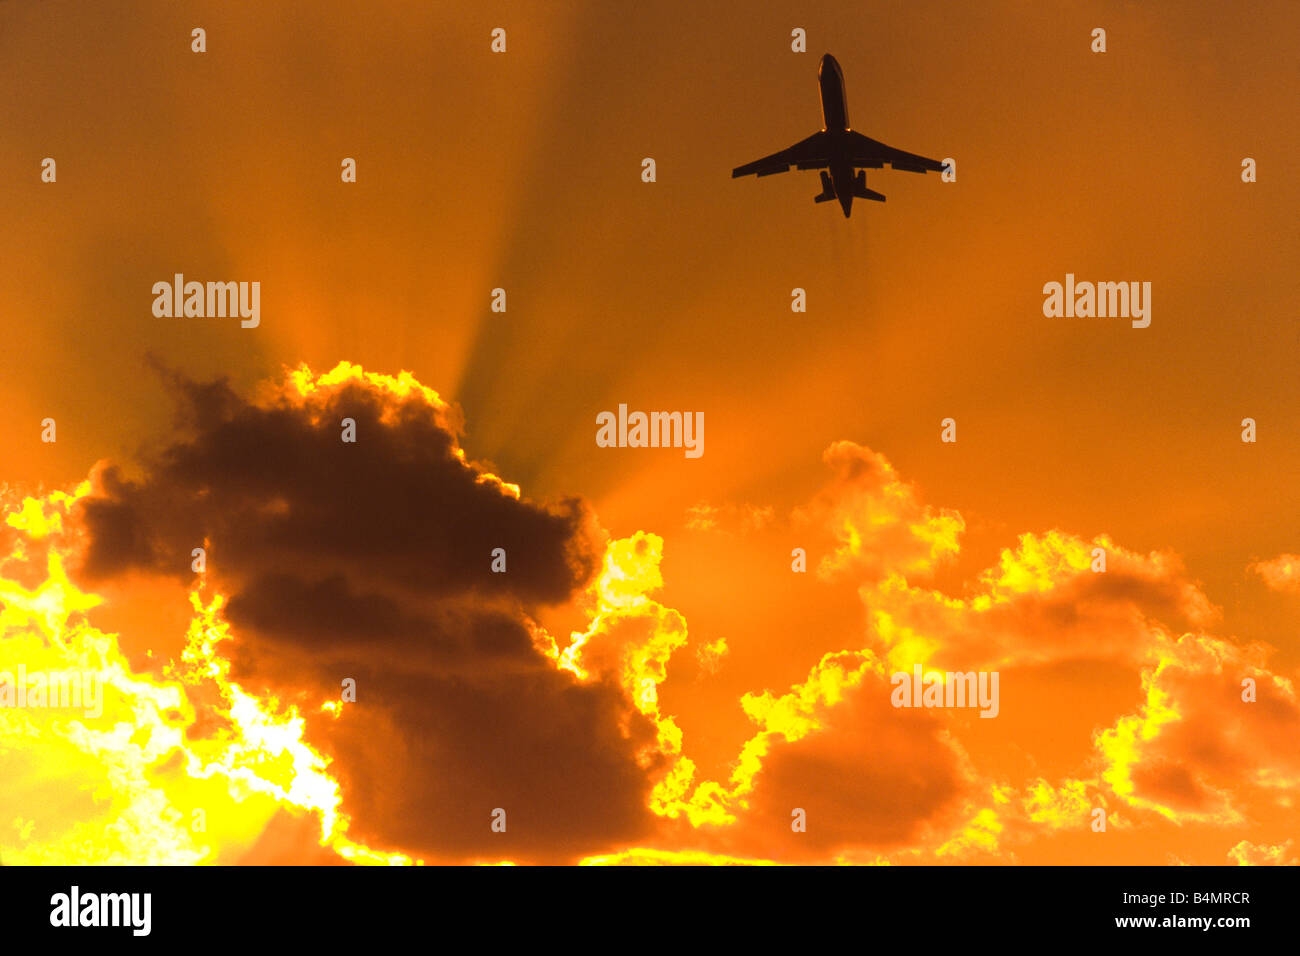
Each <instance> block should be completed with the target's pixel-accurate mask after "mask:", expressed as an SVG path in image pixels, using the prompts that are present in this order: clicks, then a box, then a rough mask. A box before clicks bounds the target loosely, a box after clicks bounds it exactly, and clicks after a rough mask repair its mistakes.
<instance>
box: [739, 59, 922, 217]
mask: <svg viewBox="0 0 1300 956" xmlns="http://www.w3.org/2000/svg"><path fill="white" fill-rule="evenodd" d="M817 85H818V86H820V87H821V91H822V121H823V122H824V123H825V124H826V125H825V128H823V129H822V131H821V132H819V133H813V134H812V135H811V136H809V137H808V138H807V139H803V140H800V141H799V142H797V143H795V144H794V145H793V146H791V147H789V148H788V149H783V150H781V151H780V152H779V153H773V154H772V155H771V156H764V157H763V158H762V159H759V160H755V161H754V162H752V163H746V164H745V165H744V166H737V167H736V168H735V169H733V170H732V171H731V177H732V178H733V179H735V178H736V177H737V176H748V175H749V174H750V173H756V174H758V175H759V176H771V175H773V174H775V173H784V172H786V171H787V170H789V169H790V167H791V166H794V167H795V168H796V169H820V170H821V171H822V173H821V176H822V191H821V195H820V196H817V197H816V201H817V202H829V201H830V200H832V199H838V200H839V201H840V206H841V208H843V210H844V216H845V218H848V215H849V210H851V209H852V208H853V197H854V196H857V197H858V198H860V199H874V200H876V202H884V201H885V197H884V196H882V195H881V194H880V193H878V192H874V191H873V190H870V189H868V188H867V170H868V169H880V168H881V167H882V166H884V164H885V163H888V164H889V165H890V167H891V168H892V169H904V170H907V171H908V172H909V173H924V172H925V171H926V170H930V171H931V172H936V173H937V172H942V171H943V168H944V165H943V163H940V162H938V161H937V160H933V159H926V158H925V157H924V156H917V155H916V154H915V153H905V152H903V151H902V150H901V149H894V147H892V146H886V145H885V144H884V143H880V142H877V141H876V140H874V139H872V138H871V137H870V136H863V135H862V134H861V133H855V132H854V131H853V130H851V129H849V111H848V107H847V106H845V104H844V74H843V73H842V72H841V71H840V65H839V64H838V63H836V62H835V57H833V56H831V55H830V54H829V53H827V54H826V55H825V56H824V57H822V63H821V67H820V68H819V69H818V70H817ZM854 169H857V174H856V175H855V174H854V172H853V171H854Z"/></svg>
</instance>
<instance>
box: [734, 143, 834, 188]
mask: <svg viewBox="0 0 1300 956" xmlns="http://www.w3.org/2000/svg"><path fill="white" fill-rule="evenodd" d="M828 161H829V160H828V159H827V156H826V133H825V131H822V132H819V133H813V134H812V135H811V136H809V137H808V138H807V139H801V140H799V142H797V143H795V144H794V145H793V146H790V147H788V148H786V149H783V150H781V151H780V152H779V153H773V154H772V155H771V156H764V157H763V158H762V159H756V160H754V161H753V162H752V163H746V164H745V165H744V166H737V167H736V168H735V169H733V170H732V171H731V178H732V179H735V178H736V177H737V176H748V175H750V174H751V173H757V174H758V175H759V176H771V175H773V174H774V173H784V172H786V171H788V170H789V169H790V167H791V166H798V167H799V168H800V169H821V168H822V167H824V166H825V165H826V164H827V162H828Z"/></svg>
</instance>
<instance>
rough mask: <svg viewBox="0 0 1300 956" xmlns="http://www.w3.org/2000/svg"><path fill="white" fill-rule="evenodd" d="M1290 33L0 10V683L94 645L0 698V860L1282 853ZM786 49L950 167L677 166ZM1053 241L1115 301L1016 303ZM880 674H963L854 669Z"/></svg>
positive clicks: (1276, 20) (798, 17) (1109, 10)
mask: <svg viewBox="0 0 1300 956" xmlns="http://www.w3.org/2000/svg"><path fill="white" fill-rule="evenodd" d="M760 7H761V9H760ZM196 27H202V28H203V29H204V30H205V31H206V52H202V53H196V52H193V51H192V50H191V31H192V30H193V29H194V28H196ZM497 27H500V28H504V29H505V31H506V36H507V49H506V52H504V53H494V52H493V51H492V50H491V47H490V44H491V32H492V30H493V29H494V28H497ZM1097 27H1101V28H1104V29H1105V31H1106V44H1107V49H1106V52H1105V53H1094V52H1092V50H1091V45H1092V42H1093V41H1092V38H1091V33H1092V31H1093V30H1094V29H1095V28H1097ZM1297 27H1300V8H1297V7H1296V5H1295V4H1293V3H1289V2H1283V0H1277V2H1271V3H1259V4H1252V5H1248V6H1246V7H1244V8H1243V7H1230V6H1224V5H1222V4H1219V3H1212V2H1208V0H1207V2H1201V0H1196V2H1165V3H1150V4H1141V5H1139V4H1132V3H1120V2H1093V3H1084V2H1060V3H1053V4H1029V3H1023V2H1013V0H998V2H988V3H980V4H971V5H956V4H949V3H943V2H931V3H926V2H908V3H904V2H894V0H885V2H877V3H871V4H846V3H833V2H817V3H805V4H790V3H767V4H762V5H758V4H721V3H708V4H695V3H688V2H651V3H646V4H638V5H633V6H630V7H629V6H627V5H623V4H615V3H601V2H592V3H576V2H564V0H557V2H537V0H529V2H525V3H502V2H491V0H489V2H485V3H481V4H476V5H474V7H473V9H472V10H469V11H466V10H465V9H463V5H458V4H446V3H432V4H416V3H409V2H408V3H371V4H365V5H357V4H354V3H342V2H336V0H331V2H322V3H314V4H310V5H294V4H288V3H278V2H266V3H258V4H241V5H234V6H232V5H230V4H220V3H187V4H183V5H177V4H170V3H161V2H156V0H150V2H144V3H140V4H135V5H133V8H132V13H131V15H130V16H126V15H124V14H123V13H122V11H120V10H118V9H116V8H114V7H112V6H111V5H91V4H76V3H71V2H64V0H44V2H42V3H39V4H36V3H27V2H18V0H8V2H3V3H0V84H3V89H4V91H5V94H6V95H4V96H3V97H0V126H2V127H3V129H4V135H3V136H2V137H0V209H3V211H4V214H5V217H6V222H7V224H8V228H6V229H5V230H4V231H3V233H2V234H0V243H3V245H2V246H0V294H2V296H3V298H2V300H0V301H2V302H3V307H4V329H5V333H6V341H5V347H4V348H3V349H0V436H3V441H2V442H0V483H2V484H3V486H4V493H3V501H2V502H0V504H3V507H4V512H5V514H6V515H7V518H6V520H5V521H3V522H0V556H7V557H5V560H3V561H0V608H3V610H0V672H4V671H10V672H12V671H13V670H14V669H15V668H16V667H18V666H19V665H20V664H21V665H23V666H24V667H26V668H27V669H28V670H40V669H45V670H49V671H57V670H70V669H84V668H88V667H91V666H93V667H94V668H95V669H96V670H97V671H98V672H101V673H105V674H111V675H112V676H111V677H106V678H105V680H107V681H108V682H109V684H110V685H111V689H110V690H108V691H106V695H107V696H106V699H105V704H104V714H103V715H102V716H99V717H97V718H94V719H91V718H85V719H83V718H82V716H81V715H80V714H71V715H70V714H69V713H67V712H60V711H57V710H45V711H40V710H36V709H32V708H28V709H25V710H22V709H14V708H8V709H5V708H0V778H3V779H4V780H5V781H6V784H5V786H4V787H3V788H0V859H3V861H4V862H5V863H6V864H10V863H46V862H106V863H123V862H143V863H152V862H185V863H190V862H207V863H269V862H275V863H295V862H299V863H340V862H348V861H353V862H414V861H424V862H427V863H469V862H502V861H511V862H520V863H530V862H543V863H570V862H579V861H583V860H587V861H591V862H646V863H649V862H737V861H739V862H764V861H771V862H780V863H830V862H855V863H883V862H889V863H898V864H910V863H922V864H963V863H1031V864H1057V863H1138V864H1176V863H1190V864H1225V863H1238V862H1241V863H1296V862H1298V861H1300V840H1297V839H1296V837H1295V834H1296V832H1297V827H1296V823H1295V820H1296V816H1295V814H1296V801H1297V799H1298V798H1300V744H1297V741H1298V740H1300V697H1298V696H1297V689H1296V681H1297V680H1300V637H1298V632H1297V621H1300V557H1296V555H1300V418H1298V414H1300V376H1298V375H1297V359H1298V358H1300V333H1298V331H1297V328H1298V327H1297V316H1298V314H1300V273H1298V271H1297V268H1296V262H1297V252H1298V251H1300V225H1298V223H1297V217H1296V208H1297V204H1298V203H1297V201H1298V200H1300V184H1297V180H1296V177H1295V175H1294V173H1293V171H1292V170H1291V168H1290V164H1291V161H1292V160H1293V158H1294V157H1295V156H1296V155H1300V132H1298V131H1297V127H1296V123H1295V105H1296V100H1297V91H1298V89H1300V65H1298V64H1297V60H1296V57H1295V54H1294V49H1293V46H1292V44H1291V43H1290V42H1289V38H1293V37H1294V36H1295V34H1296V31H1297ZM795 28H802V29H804V30H805V31H806V33H807V46H808V49H807V52H806V53H796V52H792V51H791V31H792V30H793V29H795ZM825 52H831V53H833V54H834V55H835V56H836V58H837V59H838V61H839V63H840V64H841V66H842V68H843V71H844V75H845V80H846V90H847V103H848V111H849V119H850V122H851V123H852V125H853V127H854V128H855V129H857V130H859V131H861V132H863V133H865V134H867V135H869V136H871V137H874V138H876V139H879V140H882V141H884V142H886V143H889V144H890V145H892V146H896V147H899V148H901V149H906V150H909V151H913V152H917V153H920V154H922V155H925V156H931V157H936V158H940V159H943V158H947V157H952V158H955V160H956V172H957V176H956V181H955V182H951V183H947V182H942V181H941V180H940V178H939V177H938V176H937V175H934V174H928V175H923V176H922V175H914V174H910V173H906V172H899V171H891V170H889V169H885V170H868V172H867V182H868V185H869V186H870V187H871V188H872V189H875V190H878V191H880V192H883V193H884V194H885V195H886V196H887V197H888V200H887V202H885V203H883V204H881V203H868V202H865V201H859V202H858V203H857V204H856V205H855V208H854V212H853V216H852V218H851V219H848V220H845V219H844V218H843V217H842V216H841V215H840V213H839V210H838V208H837V207H835V206H834V205H833V204H827V205H816V204H814V203H813V201H812V200H813V196H814V195H815V194H816V193H817V192H818V190H819V184H818V180H817V175H816V174H815V173H813V172H797V171H791V172H790V173H788V174H785V175H781V176H773V177H765V178H762V179H758V180H754V179H742V180H732V179H731V177H730V170H731V169H732V168H733V167H734V166H737V165H740V164H741V163H746V162H749V161H751V160H754V159H757V158H759V157H761V156H764V155H766V154H768V153H771V152H773V151H775V150H777V149H780V148H783V147H785V146H788V145H790V144H792V143H794V142H796V141H797V140H800V139H802V138H803V137H805V136H807V135H809V134H810V133H812V132H814V131H815V130H817V129H819V128H820V127H821V113H820V104H819V101H818V92H817V85H816V79H817V64H818V60H819V58H820V56H821V55H822V54H823V53H825ZM45 157H52V158H53V159H54V160H55V161H56V163H57V180H56V181H55V182H53V183H50V182H42V178H41V162H42V159H44V158H45ZM344 157H353V158H355V160H356V167H357V181H356V182H355V183H344V182H342V181H341V178H340V163H341V161H342V160H343V158H344ZM646 157H650V158H653V159H654V160H655V164H656V181H655V182H652V183H647V182H643V181H642V175H641V172H642V160H643V159H644V158H646ZM1247 157H1250V158H1252V159H1254V160H1255V162H1256V164H1257V170H1258V173H1257V176H1258V181H1257V182H1254V183H1245V182H1243V181H1242V176H1241V172H1242V161H1243V159H1245V158H1247ZM176 273H183V274H184V275H185V277H186V278H187V279H194V280H198V281H209V280H211V281H254V280H255V281H258V282H260V284H261V285H260V288H261V321H260V325H259V326H258V327H257V328H255V329H244V328H241V327H240V322H239V320H238V319H237V318H159V317H157V316H155V314H154V312H153V310H152V308H151V307H152V303H153V298H154V297H153V294H152V292H151V288H152V286H153V284H154V283H155V282H157V281H160V280H163V281H171V278H172V276H173V275H174V274H176ZM1067 273H1072V274H1074V275H1075V276H1076V277H1077V278H1078V279H1079V280H1090V281H1138V282H1150V283H1151V288H1152V293H1151V309H1152V311H1151V324H1150V326H1149V327H1148V328H1145V329H1137V328H1132V327H1130V324H1129V322H1128V321H1127V320H1125V319H1103V318H1048V317H1045V316H1044V313H1043V298H1044V295H1043V286H1044V284H1045V283H1048V282H1052V281H1056V282H1063V281H1064V279H1065V276H1066V274H1067ZM495 288H504V289H505V290H506V295H507V302H508V306H507V310H506V311H505V312H504V313H501V312H493V311H492V310H491V308H490V306H491V301H492V290H493V289H495ZM795 288H801V289H804V290H805V291H806V294H807V311H806V312H792V311H791V291H792V290H793V289H795ZM620 404H626V405H627V406H628V407H629V408H630V409H634V410H636V409H640V410H646V411H651V410H664V411H682V412H688V411H689V412H702V413H703V417H704V422H705V429H704V454H703V455H702V457H699V458H695V459H692V458H688V457H686V456H685V455H684V454H683V453H682V450H681V449H672V448H659V449H651V448H641V449H637V448H602V447H598V445H597V443H596V441H595V435H596V416H597V415H598V414H599V413H601V412H602V411H606V410H612V411H617V409H618V407H619V405H620ZM345 416H350V417H352V418H353V419H355V421H356V422H357V425H358V440H357V442H356V443H355V444H345V443H343V442H341V441H340V439H339V422H340V420H341V419H342V418H343V417H345ZM46 418H53V419H55V421H56V422H57V441H55V442H53V443H50V442H43V441H42V420H44V419H46ZM945 418H953V419H955V421H956V426H957V441H956V442H955V443H945V442H941V440H940V423H941V422H942V421H943V420H944V419H945ZM1245 418H1252V419H1254V421H1255V422H1256V425H1257V441H1255V442H1253V443H1247V442H1243V441H1242V420H1243V419H1245ZM199 546H205V547H206V548H207V551H208V560H209V565H208V568H207V571H206V573H205V574H203V575H198V574H195V573H194V572H193V571H192V570H191V549H192V548H194V547H199ZM496 547H503V548H505V549H506V552H507V554H508V557H509V567H508V570H507V572H506V573H505V574H493V573H492V572H491V571H490V568H489V565H490V561H491V558H490V552H491V551H492V549H493V548H496ZM1097 547H1101V548H1103V549H1104V550H1105V551H1106V554H1107V569H1106V571H1105V573H1104V574H1096V573H1093V571H1092V570H1091V567H1090V562H1091V561H1092V557H1091V552H1092V550H1093V549H1094V548H1097ZM794 548H803V549H805V551H806V554H807V570H806V572H804V573H798V572H796V571H794V570H792V557H791V553H792V549H794ZM916 664H920V665H921V666H922V667H923V668H925V670H926V671H927V672H928V671H930V670H931V669H935V670H939V671H970V670H975V671H997V672H999V674H1000V695H1001V700H1000V712H999V714H998V716H997V717H996V718H995V719H991V720H984V719H979V715H978V712H977V711H973V710H961V709H934V710H927V709H899V708H894V707H892V706H891V704H890V692H891V686H890V675H891V674H893V673H894V672H896V671H903V672H907V673H911V672H912V668H913V666H914V665H916ZM344 678H352V679H355V680H356V682H357V699H356V701H355V702H340V701H339V688H340V682H341V681H342V680H343V679H344ZM1246 678H1250V679H1251V680H1253V681H1254V682H1255V684H1256V686H1257V694H1258V699H1257V700H1256V701H1255V702H1245V701H1243V700H1242V681H1243V679H1246ZM495 808H504V809H505V811H506V814H507V817H508V821H509V823H508V827H507V829H506V832H504V833H497V832H493V831H492V829H491V823H492V820H491V814H492V811H493V810H494V809H495ZM794 808H801V809H803V810H805V811H806V816H807V829H806V832H794V831H792V829H791V813H792V810H793V809H794ZM1096 808H1103V809H1104V810H1105V816H1106V820H1107V828H1106V831H1105V832H1101V833H1099V832H1094V830H1093V827H1092V816H1091V815H1092V812H1093V810H1094V809H1096ZM195 809H202V810H203V811H204V812H203V814H202V816H203V817H204V820H205V825H204V828H203V829H201V830H196V829H195V827H194V826H193V825H192V821H193V817H194V811H195Z"/></svg>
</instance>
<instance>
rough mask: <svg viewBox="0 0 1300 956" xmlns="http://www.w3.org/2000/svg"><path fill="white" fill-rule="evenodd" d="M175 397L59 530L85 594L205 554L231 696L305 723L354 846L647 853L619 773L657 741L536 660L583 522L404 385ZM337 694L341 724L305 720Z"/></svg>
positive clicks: (581, 515)
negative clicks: (533, 490) (523, 492)
mask: <svg viewBox="0 0 1300 956" xmlns="http://www.w3.org/2000/svg"><path fill="white" fill-rule="evenodd" d="M170 386H171V389H172V391H173V393H174V394H175V396H176V397H177V399H178V400H179V401H180V403H181V424H182V426H183V427H184V429H185V434H184V437H182V438H179V439H178V440H176V441H174V442H173V443H171V444H170V445H168V446H167V447H166V448H164V449H162V450H161V451H160V452H158V453H157V454H155V455H153V456H151V457H150V458H149V459H148V460H146V461H145V462H144V465H143V472H142V474H141V476H140V477H138V478H134V479H132V478H128V477H126V476H125V474H124V473H123V471H122V470H121V469H119V468H118V467H115V466H112V465H109V466H105V467H103V468H101V469H100V470H99V471H98V473H97V476H96V479H97V483H98V490H97V492H96V493H95V494H92V495H90V496H88V497H87V498H85V499H84V500H82V501H81V502H80V507H79V509H78V512H77V513H78V515H79V516H80V519H81V522H82V524H83V525H84V528H85V530H86V534H87V539H86V547H85V552H84V561H83V563H82V567H81V571H82V575H83V577H84V578H85V579H87V580H89V581H92V582H94V581H102V580H103V579H105V578H109V577H114V576H118V575H122V574H124V573H126V572H131V571H146V572H152V573H156V574H163V575H171V576H175V577H177V578H180V579H182V580H190V581H192V580H193V578H194V575H193V572H192V571H191V570H190V562H191V557H190V554H191V549H192V548H194V547H197V546H199V545H206V547H207V548H208V576H209V578H210V579H211V581H212V583H213V584H215V586H216V587H217V588H218V590H219V591H220V592H221V593H222V594H224V595H226V596H227V598H228V600H227V603H226V605H225V607H224V609H223V611H222V613H223V615H224V618H225V620H227V621H228V622H229V623H230V625H231V633H232V635H233V641H232V644H231V647H230V649H229V656H230V658H231V660H232V664H233V666H232V670H231V674H232V677H233V678H234V679H236V680H238V681H239V682H240V684H241V685H242V686H244V687H246V688H249V689H252V690H254V691H255V692H257V693H259V694H270V695H274V696H276V697H277V698H280V699H289V700H296V701H301V702H303V703H304V705H305V706H306V709H307V710H308V712H309V714H310V716H309V717H308V719H307V739H308V740H309V741H311V742H312V743H313V744H314V745H316V746H318V747H320V748H321V749H322V751H323V752H324V753H326V754H327V755H328V756H329V757H330V758H332V760H333V764H332V766H331V771H332V772H333V773H334V774H335V776H336V777H337V779H338V781H339V784H340V786H341V788H342V795H343V807H344V810H345V812H346V813H348V814H350V815H351V817H352V819H353V827H352V831H351V833H352V835H353V836H355V837H356V838H358V839H362V840H365V841H367V842H372V843H376V844H379V845H383V846H398V847H401V848H402V849H403V850H404V851H406V852H408V853H413V854H415V855H421V856H427V857H433V858H437V857H440V856H444V855H453V856H457V857H461V858H463V857H470V858H475V857H482V858H514V859H569V858H574V857H575V856H577V855H580V854H583V853H588V852H594V851H597V850H600V849H604V848H606V847H608V846H610V845H612V844H615V843H617V842H618V841H621V840H628V839H632V838H634V837H635V836H637V835H638V834H640V833H642V832H643V831H644V830H645V827H646V825H647V823H648V820H649V815H648V813H647V811H646V809H645V803H646V795H647V792H648V790H649V786H650V782H649V779H648V777H647V772H646V769H645V767H643V766H642V765H639V764H638V763H637V760H636V753H637V751H638V750H639V749H641V748H643V747H644V746H645V745H646V744H647V742H649V741H651V740H652V739H653V727H652V725H651V724H650V723H649V722H648V721H647V720H645V719H644V718H643V717H642V716H641V715H640V714H639V713H638V712H637V711H636V710H635V709H634V708H633V707H632V706H631V705H630V703H629V699H628V698H627V697H626V696H625V694H624V693H623V689H622V688H621V686H620V685H619V684H618V682H617V681H615V680H603V679H598V680H589V681H585V682H583V681H579V680H577V679H576V678H575V676H574V675H573V674H572V673H569V672H567V671H565V670H562V669H559V668H557V667H556V666H555V664H554V661H553V660H551V659H548V657H547V655H546V654H545V653H543V651H542V650H540V649H539V644H538V641H539V637H538V633H539V630H540V629H539V628H538V627H537V625H536V624H535V621H534V613H535V610H536V608H538V607H539V606H542V605H545V604H553V603H558V602H567V601H569V600H570V599H571V598H573V597H574V596H575V595H577V594H579V593H581V591H582V589H583V587H584V586H585V585H586V583H587V582H588V581H589V580H590V578H591V576H592V574H593V572H594V571H595V568H596V566H597V564H598V555H599V554H600V553H601V551H602V549H603V541H602V540H601V537H600V532H598V530H596V528H595V525H594V519H593V518H592V516H591V514H590V512H589V511H588V509H587V508H586V506H585V505H583V504H582V503H581V502H579V501H578V500H576V499H566V500H563V501H560V502H556V503H550V504H543V503H538V502H532V501H528V500H526V499H523V498H521V497H520V494H519V491H518V489H517V488H515V487H514V486H512V485H509V484H508V483H506V482H504V481H502V480H501V479H499V478H497V477H496V476H495V475H493V474H491V473H490V471H488V470H487V468H486V466H483V465H479V464H475V463H473V462H471V461H469V460H468V459H467V457H466V456H465V454H464V452H463V451H462V450H461V449H460V446H459V443H458V435H457V416H456V413H455V411H454V409H452V408H451V407H450V406H448V405H447V404H446V403H445V402H443V401H442V400H441V398H439V397H438V396H437V395H436V393H433V392H432V391H431V390H429V389H426V388H424V387H422V386H420V385H419V384H418V383H416V382H415V381H414V380H413V379H411V378H409V376H403V377H397V378H392V377H387V376H379V375H374V374H371V373H365V372H362V371H361V370H360V369H359V368H356V367H355V366H348V365H346V364H345V365H341V366H339V367H338V368H336V369H334V370H333V371H331V372H329V373H326V374H323V375H315V374H312V373H311V372H310V371H308V370H306V369H299V370H297V371H295V372H292V373H290V374H289V375H288V376H287V377H286V379H285V381H284V382H283V383H281V384H279V385H277V386H276V387H274V388H271V389H268V390H266V391H265V392H264V393H263V394H262V395H260V396H259V397H258V398H256V399H252V400H250V399H245V398H243V397H241V396H239V395H236V394H235V393H234V392H233V391H231V390H230V389H229V388H228V387H227V386H226V385H225V384H224V383H222V382H214V383H194V382H189V381H186V380H184V379H182V378H180V377H178V376H171V377H170ZM345 418H351V419H353V420H354V421H355V423H356V436H357V440H356V442H355V443H347V442H344V441H342V440H341V434H342V431H341V422H342V421H343V419H345ZM495 548H503V549H504V550H505V553H506V561H507V564H506V568H507V570H506V572H505V573H493V572H492V570H491V564H492V552H493V549H495ZM345 679H351V680H353V681H355V682H356V702H355V703H346V704H344V705H343V706H342V708H341V709H340V710H339V712H338V714H337V716H336V717H333V716H330V715H328V714H322V713H321V712H320V706H321V705H322V704H323V703H324V702H327V701H337V700H338V698H339V696H340V691H341V685H342V682H343V681H344V680H345ZM496 808H503V809H505V810H506V815H507V816H506V819H507V827H506V832H505V833H503V834H502V833H494V832H492V830H491V828H490V823H491V816H490V815H491V813H492V811H493V810H494V809H496Z"/></svg>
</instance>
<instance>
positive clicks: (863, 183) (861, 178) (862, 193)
mask: <svg viewBox="0 0 1300 956" xmlns="http://www.w3.org/2000/svg"><path fill="white" fill-rule="evenodd" d="M853 195H854V196H856V197H857V198H858V199H874V200H875V201H876V202H884V201H885V197H884V195H883V194H882V193H878V192H876V191H875V190H874V189H868V188H867V171H866V170H865V169H859V170H858V174H857V176H855V177H854V178H853Z"/></svg>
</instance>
